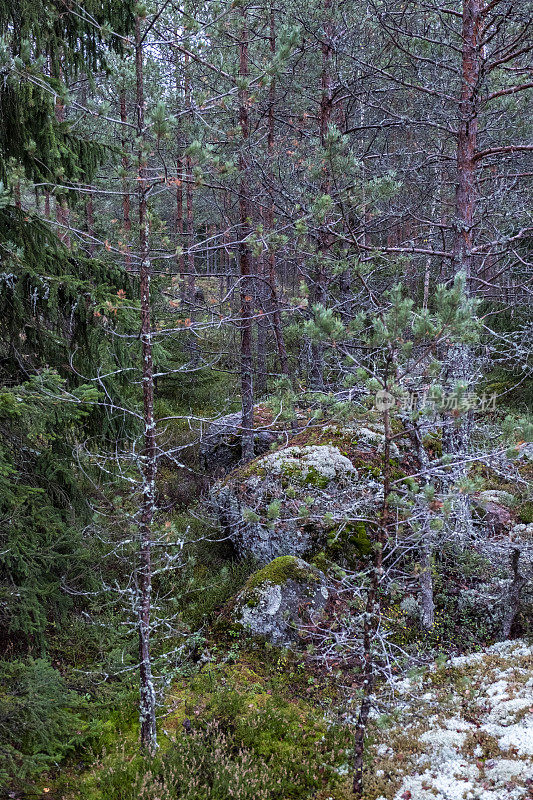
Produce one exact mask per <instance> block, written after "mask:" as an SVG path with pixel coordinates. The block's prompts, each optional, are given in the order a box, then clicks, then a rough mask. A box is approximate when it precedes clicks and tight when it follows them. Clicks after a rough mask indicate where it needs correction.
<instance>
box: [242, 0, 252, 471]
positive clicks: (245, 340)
mask: <svg viewBox="0 0 533 800" xmlns="http://www.w3.org/2000/svg"><path fill="white" fill-rule="evenodd" d="M241 15H242V27H241V39H240V59H239V77H240V78H241V79H247V78H248V27H247V20H246V9H245V8H242V10H241ZM239 125H240V129H241V149H240V153H239V172H240V186H239V215H240V231H239V268H240V278H241V291H240V296H241V308H240V328H241V400H242V421H241V426H242V439H241V441H242V457H243V459H244V460H246V461H248V460H251V459H252V458H253V456H254V431H253V427H254V389H253V353H252V279H251V264H252V254H251V252H250V247H249V244H248V241H247V238H248V236H249V234H250V222H249V218H250V204H249V195H248V181H249V174H248V173H249V169H248V152H247V147H248V138H249V134H250V128H249V119H248V91H247V89H246V88H240V89H239Z"/></svg>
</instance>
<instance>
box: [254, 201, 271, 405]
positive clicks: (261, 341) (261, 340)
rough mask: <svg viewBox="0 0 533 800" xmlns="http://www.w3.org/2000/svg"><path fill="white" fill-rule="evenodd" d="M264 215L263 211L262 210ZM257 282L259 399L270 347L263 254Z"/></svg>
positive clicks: (257, 386) (257, 261)
mask: <svg viewBox="0 0 533 800" xmlns="http://www.w3.org/2000/svg"><path fill="white" fill-rule="evenodd" d="M260 213H261V215H263V209H261V210H260ZM255 263H256V272H257V276H258V278H257V280H256V282H255V284H256V291H255V304H256V308H257V312H258V314H257V323H256V324H257V339H256V369H255V392H256V395H257V397H262V396H263V395H265V394H266V393H267V390H268V385H267V384H268V381H267V345H268V316H267V311H268V300H269V299H270V298H269V292H268V291H267V282H266V279H267V270H266V268H265V254H264V253H261V254H260V255H259V256H258V257H257V258H256V260H255Z"/></svg>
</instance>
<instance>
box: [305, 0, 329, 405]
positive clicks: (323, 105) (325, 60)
mask: <svg viewBox="0 0 533 800" xmlns="http://www.w3.org/2000/svg"><path fill="white" fill-rule="evenodd" d="M331 7H332V0H324V19H325V21H324V31H323V34H322V97H321V100H320V112H319V125H320V131H319V133H320V144H321V147H323V148H324V147H325V146H326V140H327V135H328V130H329V126H330V123H331V114H332V111H333V80H332V75H331V61H332V57H333V43H332V37H333V26H332V23H331V19H330V14H331ZM320 191H321V193H322V195H326V194H329V193H330V191H331V175H330V174H329V169H328V168H327V167H325V175H324V179H323V181H322V183H321V186H320ZM327 224H328V219H327V217H326V219H325V220H324V223H323V225H322V228H321V229H320V231H319V234H318V268H317V270H316V272H315V276H314V287H313V301H314V302H315V303H319V304H320V305H323V306H325V305H326V302H327V292H326V282H327V278H326V267H325V259H326V257H327V254H328V252H329V248H330V235H329V233H328V230H327ZM311 352H312V364H311V375H310V384H311V388H312V389H315V390H318V391H320V390H322V389H323V388H324V347H323V345H322V343H321V342H313V343H312V345H311Z"/></svg>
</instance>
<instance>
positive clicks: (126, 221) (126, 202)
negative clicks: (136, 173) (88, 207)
mask: <svg viewBox="0 0 533 800" xmlns="http://www.w3.org/2000/svg"><path fill="white" fill-rule="evenodd" d="M120 121H121V122H122V124H123V126H124V127H123V128H122V131H123V133H122V139H121V146H122V226H123V228H124V248H125V251H126V256H125V259H124V265H125V267H126V269H129V268H130V267H131V254H130V233H131V217H130V210H131V209H130V193H129V191H128V168H129V164H128V156H127V155H126V139H125V136H124V131H125V130H126V128H125V124H126V122H127V121H128V114H127V109H126V92H124V91H123V92H121V93H120Z"/></svg>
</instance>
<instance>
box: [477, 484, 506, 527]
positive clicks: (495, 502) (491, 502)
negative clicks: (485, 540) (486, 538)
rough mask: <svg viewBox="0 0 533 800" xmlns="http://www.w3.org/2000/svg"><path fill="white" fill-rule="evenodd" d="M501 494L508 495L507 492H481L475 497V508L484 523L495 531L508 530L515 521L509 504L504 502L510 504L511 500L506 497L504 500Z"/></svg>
mask: <svg viewBox="0 0 533 800" xmlns="http://www.w3.org/2000/svg"><path fill="white" fill-rule="evenodd" d="M500 495H507V492H495V491H490V492H481V493H480V494H479V495H477V496H476V497H475V498H473V504H474V509H475V510H477V513H478V515H479V516H480V517H481V518H482V519H483V522H484V524H485V525H486V526H487V527H489V528H490V529H491V530H493V531H494V532H495V533H502V532H505V531H508V530H509V528H510V527H511V525H512V522H513V518H512V515H511V512H510V511H509V509H508V508H507V505H504V504H503V503H506V504H508V503H509V500H508V499H507V498H506V497H505V498H503V502H502V498H501V497H500ZM509 497H511V495H509Z"/></svg>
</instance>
